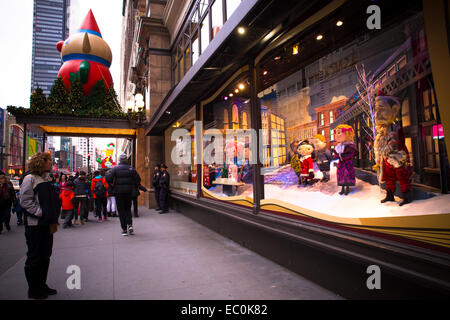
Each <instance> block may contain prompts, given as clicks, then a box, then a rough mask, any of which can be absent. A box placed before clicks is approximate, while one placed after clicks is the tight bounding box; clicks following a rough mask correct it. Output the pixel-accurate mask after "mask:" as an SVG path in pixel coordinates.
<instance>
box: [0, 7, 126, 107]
mask: <svg viewBox="0 0 450 320" xmlns="http://www.w3.org/2000/svg"><path fill="white" fill-rule="evenodd" d="M33 2H34V1H33V0H14V1H7V0H1V1H0V30H2V31H1V32H0V48H1V50H0V61H2V63H1V64H2V66H1V67H0V70H1V71H0V107H2V108H6V106H8V105H14V106H22V107H26V108H28V107H29V106H30V94H31V91H30V90H31V56H32V51H31V50H32V36H33ZM122 2H123V0H71V7H70V17H69V35H71V34H72V33H75V32H76V30H77V29H78V28H79V27H80V25H81V23H82V22H83V19H84V17H85V16H86V14H87V13H88V11H89V9H92V12H93V13H94V16H95V19H96V20H97V24H98V26H99V28H100V32H101V34H102V37H103V39H104V40H105V41H106V42H107V43H108V45H109V46H110V48H111V51H112V55H113V61H112V64H111V67H110V71H111V74H112V77H113V81H114V89H115V90H116V92H117V93H119V92H120V91H119V90H120V88H119V85H120V78H119V77H120V44H121V34H122ZM6 30H7V31H6ZM61 40H65V39H61ZM55 50H56V43H55Z"/></svg>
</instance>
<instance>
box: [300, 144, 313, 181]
mask: <svg viewBox="0 0 450 320" xmlns="http://www.w3.org/2000/svg"><path fill="white" fill-rule="evenodd" d="M297 152H298V153H299V154H300V155H301V157H300V159H299V160H300V162H301V171H300V177H301V179H302V182H303V184H304V185H307V184H312V183H313V179H314V164H313V158H312V157H313V155H314V145H313V144H312V142H310V141H309V140H308V139H305V140H303V141H302V142H300V143H299V144H298V146H297Z"/></svg>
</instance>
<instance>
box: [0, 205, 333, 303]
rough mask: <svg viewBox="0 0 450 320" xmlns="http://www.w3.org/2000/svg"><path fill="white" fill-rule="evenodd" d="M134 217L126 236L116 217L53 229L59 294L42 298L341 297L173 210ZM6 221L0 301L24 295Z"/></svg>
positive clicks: (18, 251) (52, 277)
mask: <svg viewBox="0 0 450 320" xmlns="http://www.w3.org/2000/svg"><path fill="white" fill-rule="evenodd" d="M91 216H92V213H91ZM133 222H134V229H135V234H134V235H131V236H127V237H124V236H122V235H121V234H120V226H119V221H118V218H109V219H108V221H106V222H102V223H100V222H97V221H89V222H88V223H86V224H85V225H78V226H75V227H74V228H69V229H62V228H60V229H59V230H58V232H57V233H56V234H55V236H54V245H53V255H52V258H51V264H50V270H49V276H48V281H47V283H48V284H49V286H50V287H52V288H56V289H57V290H58V294H57V295H55V296H50V297H49V299H52V300H54V299H65V300H66V299H74V300H78V299H88V300H122V299H133V300H138V299H150V300H253V299H254V300H260V299H261V300H266V299H270V300H291V299H292V300H300V299H327V300H329V299H340V298H341V297H339V296H337V295H336V294H334V293H332V292H330V291H328V290H326V289H324V288H321V287H319V286H317V285H316V284H314V283H312V282H311V281H308V280H306V279H304V278H302V277H301V276H299V275H297V274H295V273H292V272H291V271H289V270H287V269H285V268H283V267H281V266H279V265H277V264H275V263H273V262H271V261H270V260H267V259H266V258H264V257H262V256H260V255H258V254H256V253H253V252H252V251H249V250H247V249H246V248H243V247H241V246H240V245H238V244H236V243H235V242H233V241H231V240H229V239H227V238H224V237H222V236H221V235H219V234H217V233H215V232H213V231H211V230H209V229H207V228H205V227H203V226H201V225H199V224H197V223H196V222H194V221H192V220H190V219H188V218H186V217H185V216H183V215H182V214H180V213H177V212H174V211H172V210H171V212H170V213H169V214H164V215H160V214H158V213H156V211H154V210H149V209H146V208H143V207H141V208H140V217H139V218H137V219H136V218H135V219H134V220H133ZM11 226H12V227H11V228H12V230H11V231H10V232H7V231H5V230H4V231H3V233H2V234H0V243H1V245H0V256H1V257H2V258H1V259H0V288H1V290H0V300H8V299H27V294H26V293H27V283H26V280H25V275H24V270H23V267H24V262H25V254H26V245H25V237H24V234H23V231H24V227H23V226H17V225H16V218H15V215H12V218H11ZM71 265H75V266H78V267H79V268H80V271H81V288H80V289H72V290H70V289H68V287H67V285H66V282H67V279H68V278H69V277H71V275H72V273H66V271H67V268H68V267H69V266H71ZM69 282H70V281H69Z"/></svg>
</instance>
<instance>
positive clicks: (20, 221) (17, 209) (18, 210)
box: [12, 191, 23, 226]
mask: <svg viewBox="0 0 450 320" xmlns="http://www.w3.org/2000/svg"><path fill="white" fill-rule="evenodd" d="M16 199H17V201H16V204H15V205H14V204H13V208H12V212H13V213H15V214H16V218H17V225H18V226H21V225H22V224H23V211H22V207H21V206H20V192H19V191H17V193H16Z"/></svg>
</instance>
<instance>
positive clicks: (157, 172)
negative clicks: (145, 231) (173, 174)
mask: <svg viewBox="0 0 450 320" xmlns="http://www.w3.org/2000/svg"><path fill="white" fill-rule="evenodd" d="M159 178H161V171H160V170H159V164H157V165H156V166H155V171H154V172H153V178H152V185H153V188H155V200H156V211H160V210H162V209H161V204H160V203H159V192H160V190H161V188H160V187H159Z"/></svg>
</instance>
